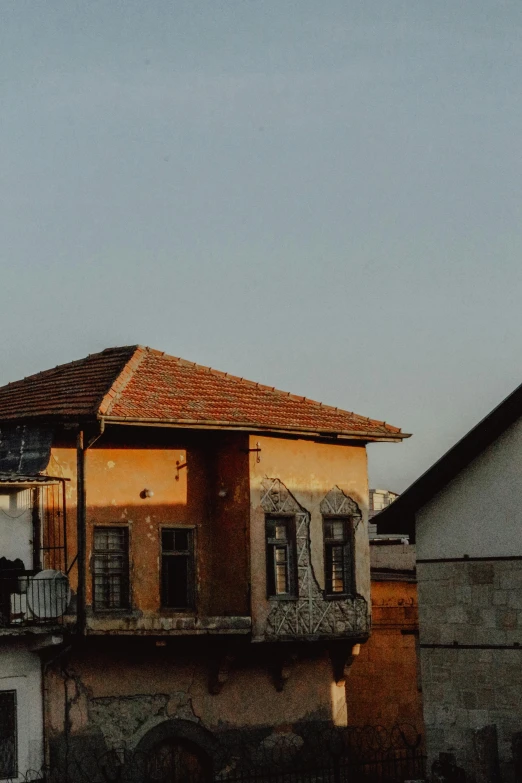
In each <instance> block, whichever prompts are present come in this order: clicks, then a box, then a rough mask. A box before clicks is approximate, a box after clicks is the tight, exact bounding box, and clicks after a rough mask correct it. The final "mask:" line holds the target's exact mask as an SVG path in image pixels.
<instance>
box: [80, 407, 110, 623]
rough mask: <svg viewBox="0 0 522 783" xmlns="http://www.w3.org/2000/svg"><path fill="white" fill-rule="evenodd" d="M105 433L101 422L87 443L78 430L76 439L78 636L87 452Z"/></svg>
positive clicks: (83, 581)
mask: <svg viewBox="0 0 522 783" xmlns="http://www.w3.org/2000/svg"><path fill="white" fill-rule="evenodd" d="M104 432H105V420H104V419H101V420H100V431H99V432H98V434H97V435H95V436H94V437H92V438H91V439H90V440H89V441H88V442H87V443H85V433H84V431H83V429H82V428H81V425H80V426H79V428H78V434H77V437H76V497H77V501H76V503H77V505H76V507H77V521H76V535H77V540H78V608H77V617H76V625H77V630H78V634H79V635H80V636H84V635H85V620H86V614H85V601H86V570H87V503H86V476H85V452H86V451H87V449H89V448H90V447H91V446H93V445H94V443H96V441H97V440H98V438H101V436H102V435H103V433H104Z"/></svg>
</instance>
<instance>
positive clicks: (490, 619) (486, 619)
mask: <svg viewBox="0 0 522 783" xmlns="http://www.w3.org/2000/svg"><path fill="white" fill-rule="evenodd" d="M480 615H481V620H482V625H485V626H486V628H495V627H496V625H497V612H496V610H495V608H490V609H482V610H481V612H480Z"/></svg>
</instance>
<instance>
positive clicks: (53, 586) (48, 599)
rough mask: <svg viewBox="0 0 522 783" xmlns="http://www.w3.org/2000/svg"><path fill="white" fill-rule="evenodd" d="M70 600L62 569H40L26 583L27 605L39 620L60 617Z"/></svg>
mask: <svg viewBox="0 0 522 783" xmlns="http://www.w3.org/2000/svg"><path fill="white" fill-rule="evenodd" d="M70 600H71V588H70V587H69V580H68V579H67V577H66V576H65V574H64V573H62V571H53V570H52V569H49V570H47V571H40V573H38V574H36V576H33V578H32V579H31V580H30V582H29V584H28V585H27V605H28V607H29V609H30V610H31V612H32V613H33V615H34V616H35V617H38V618H39V619H40V620H51V619H53V618H54V617H61V616H62V615H63V614H65V611H66V609H67V607H68V605H69V602H70Z"/></svg>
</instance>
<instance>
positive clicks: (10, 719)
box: [0, 691, 18, 780]
mask: <svg viewBox="0 0 522 783" xmlns="http://www.w3.org/2000/svg"><path fill="white" fill-rule="evenodd" d="M16 734H17V728H16V691H0V780H5V778H16V777H17V776H18V758H17V756H18V753H17V747H16Z"/></svg>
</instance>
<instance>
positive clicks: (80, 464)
mask: <svg viewBox="0 0 522 783" xmlns="http://www.w3.org/2000/svg"><path fill="white" fill-rule="evenodd" d="M83 436H84V433H83V430H82V429H79V430H78V434H77V436H76V514H77V516H76V537H77V545H78V597H77V601H78V604H77V616H76V626H77V631H78V634H79V635H80V636H83V635H84V634H85V567H86V555H87V547H86V523H87V514H86V511H87V507H86V504H85V447H84V437H83Z"/></svg>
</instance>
